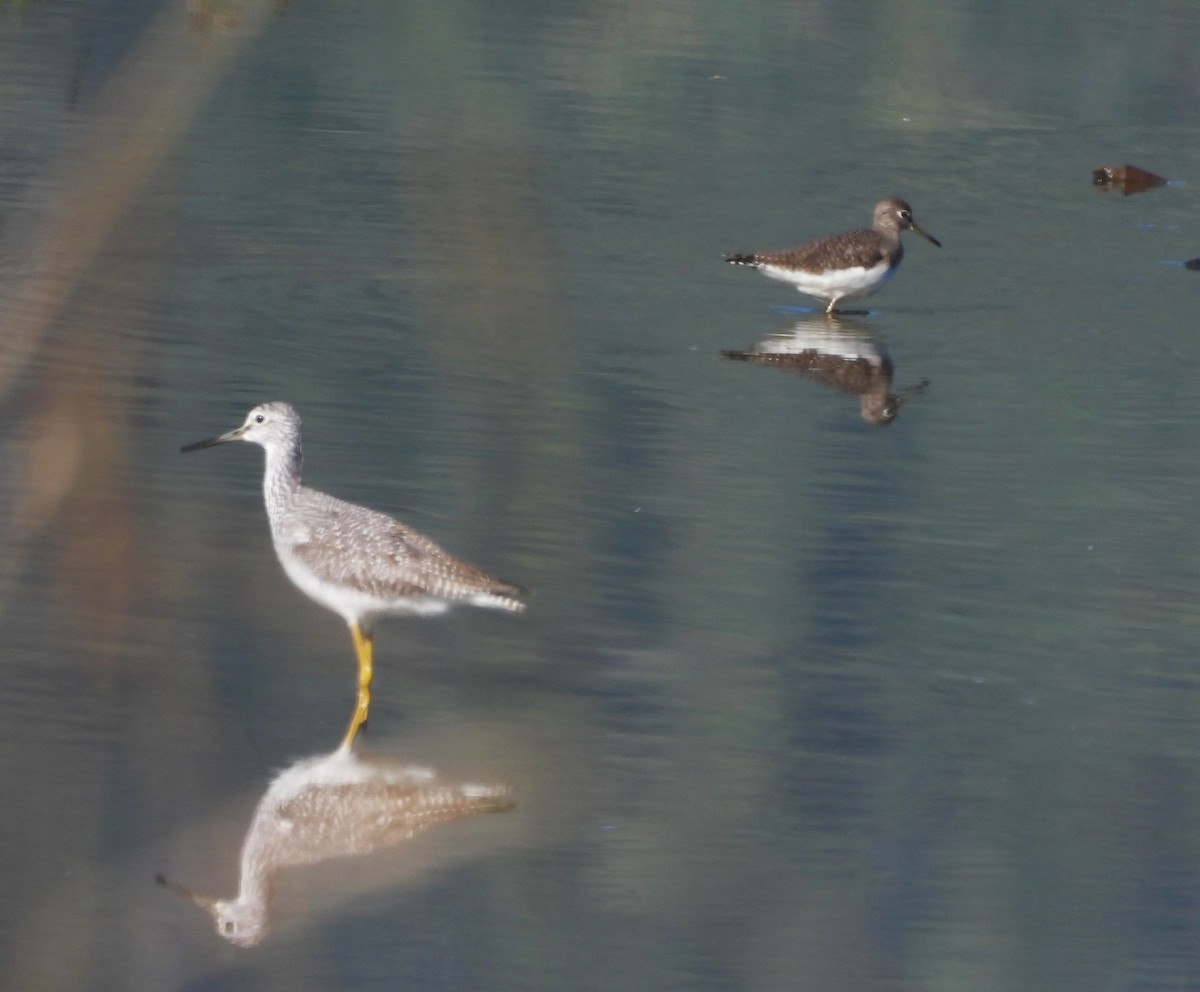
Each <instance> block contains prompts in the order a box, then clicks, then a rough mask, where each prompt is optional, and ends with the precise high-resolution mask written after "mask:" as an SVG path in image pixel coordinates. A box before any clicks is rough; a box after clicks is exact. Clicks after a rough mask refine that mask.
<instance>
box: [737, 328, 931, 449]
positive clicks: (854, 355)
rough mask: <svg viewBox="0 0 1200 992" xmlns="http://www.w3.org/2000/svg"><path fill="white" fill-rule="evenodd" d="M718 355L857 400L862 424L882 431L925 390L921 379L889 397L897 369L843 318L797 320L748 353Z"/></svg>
mask: <svg viewBox="0 0 1200 992" xmlns="http://www.w3.org/2000/svg"><path fill="white" fill-rule="evenodd" d="M721 354H722V355H723V356H724V357H725V358H728V359H730V360H732V361H738V362H762V363H764V364H767V365H777V366H780V367H781V368H786V369H791V370H792V371H793V372H797V373H799V374H800V375H802V376H804V377H805V378H807V379H814V380H816V381H817V382H823V383H825V385H827V386H833V387H834V388H835V389H840V390H841V391H842V392H844V393H849V394H850V395H852V396H857V397H858V402H859V407H860V412H861V413H862V419H863V420H865V421H866V422H867V423H868V424H874V425H876V426H880V427H882V426H886V425H887V424H890V423H891V422H892V421H893V420H895V419H896V416H897V414H899V412H900V407H901V406H903V405H904V403H905V401H906V400H908V399H909V397H911V396H915V395H916V394H917V393H920V392H923V391H924V390H925V388H926V387H927V386H928V385H929V380H928V379H923V380H921V381H920V382H919V383H917V384H916V385H914V386H909V387H907V388H905V389H901V390H899V391H897V392H892V377H893V375H894V373H895V368H894V366H893V364H892V358H891V356H890V355H889V354H888V352H887V349H886V348H885V347H884V346H883V344H882V343H881V342H880V340H879V338H878V337H877V336H876V335H875V334H874V333H873V332H872V331H870V330H869V329H868V328H867V327H866V325H865V324H862V323H861V322H859V321H854V320H846V319H844V318H843V319H840V320H838V321H837V322H836V323H833V322H831V321H829V320H827V319H824V318H822V319H807V320H801V321H799V322H798V323H797V324H796V325H795V327H793V328H792V330H791V332H790V333H787V334H772V335H770V336H769V337H766V338H764V339H763V340H762V341H760V342H759V343H758V344H757V345H756V346H755V347H754V348H753V349H752V350H751V351H722V352H721Z"/></svg>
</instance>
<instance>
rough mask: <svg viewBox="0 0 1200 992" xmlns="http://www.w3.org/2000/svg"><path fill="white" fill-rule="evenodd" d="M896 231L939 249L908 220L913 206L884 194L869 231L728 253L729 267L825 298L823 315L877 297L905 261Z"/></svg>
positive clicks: (726, 259)
mask: <svg viewBox="0 0 1200 992" xmlns="http://www.w3.org/2000/svg"><path fill="white" fill-rule="evenodd" d="M901 231H916V232H917V233H918V234H919V235H921V237H923V238H924V239H925V240H926V241H931V242H933V244H935V245H937V246H938V247H939V248H940V247H941V245H942V243H941V242H940V241H938V239H937V238H935V237H933V236H932V235H930V234H926V233H925V232H924V231H922V230H921V228H920V227H919V226H918V225H917V222H916V221H915V220H913V215H912V207H910V206H909V205H908V204H907V203H905V202H904V201H903V200H900V199H897V198H896V197H894V196H889V197H888V198H887V199H886V200H880V201H879V202H878V203H877V204H875V219H874V220H873V221H872V222H871V226H870V227H864V228H861V229H859V230H857V231H845V232H844V233H842V234H831V235H830V236H829V237H827V238H818V239H817V240H816V241H809V242H807V243H805V244H802V245H799V246H797V247H795V248H788V249H785V250H784V251H769V252H755V253H753V254H743V255H727V256H726V258H725V261H727V262H729V263H730V264H731V265H749V266H750V267H751V268H754V269H758V271H759V272H761V273H762V274H763V275H766V276H770V277H771V278H772V279H780V280H782V281H783V282H790V283H791V284H792V285H793V286H795V287H796V288H797V289H798V290H800V292H801V293H806V294H807V295H809V296H815V297H817V298H818V299H821V300H828V301H829V306H827V307H826V308H825V312H826V313H827V314H834V313H837V312H838V310H837V305H838V304H839V303H840V302H841V301H842V300H861V299H863V298H864V297H867V296H871V295H873V294H874V293H878V292H879V291H880V290H881V289H883V287H884V286H885V285H886V284H887V281H888V280H889V279H891V278H892V275H893V274H894V273H895V271H896V269H897V268H898V267H899V265H900V260H901V259H902V258H903V257H904V245H903V244H902V243H901V241H900V232H901Z"/></svg>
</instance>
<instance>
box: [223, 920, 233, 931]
mask: <svg viewBox="0 0 1200 992" xmlns="http://www.w3.org/2000/svg"><path fill="white" fill-rule="evenodd" d="M221 929H222V930H224V931H225V932H226V933H233V931H234V926H233V920H225V921H224V922H223V923H222V924H221Z"/></svg>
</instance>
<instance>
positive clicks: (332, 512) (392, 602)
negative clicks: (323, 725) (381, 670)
mask: <svg viewBox="0 0 1200 992" xmlns="http://www.w3.org/2000/svg"><path fill="white" fill-rule="evenodd" d="M227 441H249V442H251V443H252V444H258V445H261V446H262V448H263V450H264V451H265V452H266V468H265V471H264V472H263V498H264V500H265V502H266V506H267V517H268V519H269V520H270V523H271V538H272V540H273V541H274V544H275V554H276V555H277V556H278V557H279V563H280V564H281V565H282V566H283V570H284V572H286V573H287V576H288V578H289V579H291V580H292V582H293V583H294V584H295V585H296V586H298V587H299V589H300V590H301V592H303V593H305V594H306V595H307V596H309V597H310V598H311V599H314V600H316V601H317V602H318V603H320V604H321V605H322V606H324V607H325V608H326V609H330V610H333V611H334V612H335V613H337V614H339V615H340V616H341V617H342V618H343V619H344V620H345V621H346V623H347V624H348V625H349V627H350V636H351V637H352V638H353V640H354V653H355V655H356V657H357V659H358V694H357V697H356V702H355V708H354V714H353V716H351V718H350V725H349V727H348V728H347V729H346V736H345V737H344V739H343V741H342V744H343V746H348V745H349V744H350V743H351V742H352V741H353V740H354V737H355V735H356V734H357V733H358V730H359V728H360V727H361V726H362V725H363V724H364V723H365V722H366V720H367V711H368V709H369V708H370V705H371V673H372V658H371V655H372V637H373V631H374V620H375V618H376V617H378V616H380V615H382V614H387V613H422V614H431V613H441V612H443V611H445V610H446V609H447V608H449V606H450V605H451V604H453V603H455V602H464V603H470V604H471V605H474V606H486V607H491V608H493V609H500V610H509V611H511V612H513V613H519V612H521V611H523V610H524V609H525V604H524V603H522V602H521V600H520V599H519V598H518V597H519V596H521V595H523V593H524V590H522V589H521V588H520V587H519V586H515V585H510V584H509V583H507V582H502V581H500V580H499V579H494V578H492V577H491V576H490V575H487V574H485V573H484V572H482V571H480V570H479V569H478V568H476V567H475V566H474V565H469V564H467V562H465V561H460V560H459V559H457V558H454V557H453V556H451V555H449V554H447V553H446V552H445V551H443V550H442V549H441V548H440V547H438V545H436V544H435V543H434V542H433V541H431V540H430V539H429V538H427V537H425V536H424V535H422V534H419V533H417V532H416V531H415V530H413V529H412V528H410V527H406V526H405V525H404V524H402V523H400V522H399V521H398V520H394V519H392V518H391V517H389V516H387V515H386V514H383V513H377V512H376V511H374V510H369V509H367V508H366V507H365V506H358V505H356V504H354V503H347V502H345V501H344V500H340V499H337V498H335V497H333V496H330V495H328V494H326V493H323V492H319V491H317V490H316V489H309V488H308V487H307V486H305V485H303V484H302V483H301V481H300V469H301V462H302V459H303V451H302V448H301V444H300V416H299V414H297V413H296V411H295V410H293V409H292V407H291V406H289V405H288V404H287V403H263V404H262V405H261V406H256V407H255V408H254V409H253V410H251V411H250V413H249V414H248V415H247V416H246V420H245V422H244V423H243V424H242V426H241V427H235V428H234V429H233V430H231V431H228V432H226V433H225V434H219V435H218V436H216V437H213V438H209V439H208V440H205V441H197V442H196V443H195V444H189V445H185V446H184V447H183V448H182V449H181V450H182V451H185V452H186V451H197V450H199V449H201V448H211V447H213V446H214V445H217V444H224V443H225V442H227Z"/></svg>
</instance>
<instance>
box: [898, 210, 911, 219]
mask: <svg viewBox="0 0 1200 992" xmlns="http://www.w3.org/2000/svg"><path fill="white" fill-rule="evenodd" d="M900 219H901V220H912V213H911V212H910V211H908V210H901V211H900Z"/></svg>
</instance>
